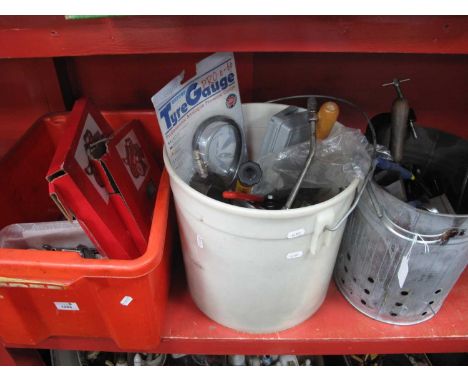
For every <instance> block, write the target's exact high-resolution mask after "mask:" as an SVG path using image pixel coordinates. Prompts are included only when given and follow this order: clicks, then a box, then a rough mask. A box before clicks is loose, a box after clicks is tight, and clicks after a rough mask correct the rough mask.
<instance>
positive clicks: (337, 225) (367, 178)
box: [267, 94, 377, 231]
mask: <svg viewBox="0 0 468 382" xmlns="http://www.w3.org/2000/svg"><path fill="white" fill-rule="evenodd" d="M310 97H315V98H318V99H324V100H331V101H336V102H340V103H344V104H345V105H348V106H351V107H352V108H354V109H356V110H357V111H359V112H360V113H361V114H362V115H363V116H364V118H365V119H366V121H367V126H368V127H369V128H370V130H371V134H372V148H373V150H372V154H371V165H370V166H369V171H368V172H367V174H366V176H365V177H364V182H363V183H362V186H361V189H360V190H359V191H358V192H356V193H355V196H354V200H353V203H352V204H351V206H350V207H349V209H348V211H347V212H346V213H345V214H344V215H343V216H342V217H341V219H340V220H338V222H336V223H335V224H334V225H333V226H331V227H330V226H328V225H327V226H325V227H324V230H328V231H337V230H338V229H339V228H340V227H341V226H342V225H343V223H344V222H345V221H346V219H347V218H348V216H349V215H351V213H352V212H353V211H354V209H355V208H356V206H357V205H358V203H359V200H361V196H362V194H363V192H364V190H365V188H366V186H367V184H368V183H369V181H370V179H371V178H372V176H373V174H374V170H375V165H376V161H375V158H376V156H377V137H376V135H375V130H374V125H373V124H372V122H371V120H370V118H369V116H368V115H367V114H366V112H365V111H364V110H362V109H361V108H360V107H359V106H357V105H356V104H354V103H352V102H351V101H348V100H347V99H344V98H339V97H333V96H327V95H315V94H310V95H296V96H289V97H281V98H277V99H273V100H270V101H267V103H274V102H280V101H287V100H291V99H300V98H310Z"/></svg>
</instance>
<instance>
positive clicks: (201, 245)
mask: <svg viewBox="0 0 468 382" xmlns="http://www.w3.org/2000/svg"><path fill="white" fill-rule="evenodd" d="M197 245H198V246H199V247H200V248H203V239H202V237H201V236H200V235H197Z"/></svg>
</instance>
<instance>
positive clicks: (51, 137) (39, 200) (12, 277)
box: [0, 111, 174, 351]
mask: <svg viewBox="0 0 468 382" xmlns="http://www.w3.org/2000/svg"><path fill="white" fill-rule="evenodd" d="M103 115H104V117H105V118H106V120H107V121H108V122H109V123H110V125H111V126H112V127H113V128H114V129H117V128H119V127H121V126H122V125H123V124H124V123H127V122H129V121H131V120H133V119H138V120H140V122H142V124H143V125H144V127H145V129H146V130H147V131H148V133H149V135H150V136H151V138H152V143H153V147H155V148H156V151H155V159H156V160H157V161H158V162H159V163H162V147H163V142H162V138H161V136H160V133H159V128H158V126H157V122H156V117H155V115H154V113H152V112H149V111H148V112H108V113H105V112H104V113H103ZM66 118H67V115H66V114H54V115H48V116H45V117H43V118H41V119H40V120H38V121H37V122H36V123H35V124H34V125H33V126H32V128H31V129H29V131H28V132H27V133H26V134H25V135H24V136H23V137H22V138H21V139H20V141H19V142H18V143H17V144H16V145H15V146H14V147H13V149H12V150H10V152H9V153H8V154H7V155H6V156H5V157H4V158H3V159H2V160H1V161H0V174H1V176H2V182H1V184H2V189H1V192H0V211H1V214H0V229H1V228H3V227H5V226H6V225H9V224H13V223H21V222H39V221H52V220H59V219H60V217H61V213H60V211H59V210H58V209H57V207H56V206H55V205H54V203H53V202H52V200H51V199H50V197H49V192H48V184H47V181H46V180H45V175H46V173H47V170H48V167H49V165H50V162H51V160H52V157H53V155H54V152H55V148H56V145H57V143H58V141H59V138H60V136H61V134H62V132H63V129H64V126H65V122H66ZM170 203H171V199H170V187H169V178H168V174H167V173H166V172H165V171H164V172H163V174H162V176H161V180H160V182H159V188H158V192H157V197H156V205H155V209H154V213H153V221H152V225H151V232H150V238H149V243H148V248H147V250H146V252H145V254H144V255H142V256H141V257H139V258H137V259H133V260H107V259H103V260H95V259H83V258H81V257H80V256H79V254H78V253H73V252H51V251H41V250H32V249H30V250H18V249H16V250H14V249H0V342H3V343H4V344H5V345H7V346H8V345H11V346H22V345H24V346H40V344H41V342H42V341H44V340H46V339H48V338H51V337H75V338H76V337H79V338H83V339H91V338H93V339H96V338H99V339H105V340H110V341H111V342H114V343H115V345H116V346H117V347H119V348H121V349H122V350H134V349H135V350H136V349H138V350H139V351H142V350H145V349H150V348H154V347H155V346H157V345H158V343H159V341H160V330H161V322H162V320H163V315H164V310H165V306H166V302H167V293H168V285H169V259H170V253H171V249H172V236H173V235H172V234H173V227H174V224H173V220H172V219H173V216H172V213H171V209H170Z"/></svg>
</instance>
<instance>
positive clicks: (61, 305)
mask: <svg viewBox="0 0 468 382" xmlns="http://www.w3.org/2000/svg"><path fill="white" fill-rule="evenodd" d="M54 304H55V307H56V308H57V310H80V308H78V304H77V303H76V302H54Z"/></svg>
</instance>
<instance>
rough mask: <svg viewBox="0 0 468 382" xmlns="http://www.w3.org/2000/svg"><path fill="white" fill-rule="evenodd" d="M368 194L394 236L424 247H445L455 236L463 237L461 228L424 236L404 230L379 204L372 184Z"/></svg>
mask: <svg viewBox="0 0 468 382" xmlns="http://www.w3.org/2000/svg"><path fill="white" fill-rule="evenodd" d="M367 192H368V194H369V197H370V201H371V204H372V206H373V207H374V210H375V212H376V214H377V217H378V218H379V219H380V220H381V221H382V223H383V225H384V226H385V228H387V229H388V230H389V231H390V232H392V233H393V234H394V235H396V236H398V237H400V238H402V239H404V240H407V241H411V242H415V243H419V244H424V245H430V244H432V245H436V244H437V245H441V244H442V245H443V244H446V243H447V242H448V241H449V239H451V238H452V237H455V236H463V235H464V233H465V230H464V229H462V228H460V227H451V228H447V229H446V230H445V231H443V232H441V233H437V234H422V233H418V232H412V231H409V230H407V229H406V228H403V227H402V226H400V225H398V224H397V223H395V222H394V221H393V220H392V219H391V218H390V216H388V214H387V212H386V211H385V208H383V206H382V205H381V204H380V203H379V200H378V197H377V195H376V194H375V192H374V189H373V186H372V184H370V185H369V187H367Z"/></svg>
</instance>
